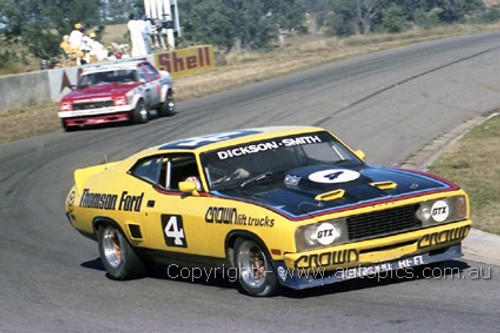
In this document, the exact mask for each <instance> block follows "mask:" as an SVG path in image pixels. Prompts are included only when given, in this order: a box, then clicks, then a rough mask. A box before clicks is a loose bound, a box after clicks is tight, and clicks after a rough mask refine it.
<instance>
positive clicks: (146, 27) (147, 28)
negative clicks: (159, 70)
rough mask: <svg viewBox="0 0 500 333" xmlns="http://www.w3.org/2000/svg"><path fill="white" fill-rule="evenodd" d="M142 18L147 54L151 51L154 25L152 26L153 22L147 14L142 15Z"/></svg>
mask: <svg viewBox="0 0 500 333" xmlns="http://www.w3.org/2000/svg"><path fill="white" fill-rule="evenodd" d="M142 20H143V21H144V32H143V38H144V46H145V48H146V54H150V53H151V34H152V32H153V31H152V27H151V22H150V20H149V19H148V16H147V15H146V14H144V15H142Z"/></svg>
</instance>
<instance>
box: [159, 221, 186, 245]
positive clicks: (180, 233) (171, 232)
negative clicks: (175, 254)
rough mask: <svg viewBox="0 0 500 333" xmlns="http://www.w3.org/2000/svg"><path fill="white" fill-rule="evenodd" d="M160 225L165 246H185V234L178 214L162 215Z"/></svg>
mask: <svg viewBox="0 0 500 333" xmlns="http://www.w3.org/2000/svg"><path fill="white" fill-rule="evenodd" d="M161 226H162V230H163V236H164V237H165V243H166V244H167V246H177V247H187V240H186V235H185V234H184V226H183V224H182V216H180V215H162V216H161Z"/></svg>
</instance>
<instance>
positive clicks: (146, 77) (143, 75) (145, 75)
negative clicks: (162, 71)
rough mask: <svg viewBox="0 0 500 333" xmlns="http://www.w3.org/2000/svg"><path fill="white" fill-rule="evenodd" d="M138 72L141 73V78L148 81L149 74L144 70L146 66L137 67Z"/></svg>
mask: <svg viewBox="0 0 500 333" xmlns="http://www.w3.org/2000/svg"><path fill="white" fill-rule="evenodd" d="M137 73H138V75H139V80H141V79H143V80H145V81H146V82H147V81H148V76H147V74H146V71H145V70H144V68H143V67H139V68H138V69H137Z"/></svg>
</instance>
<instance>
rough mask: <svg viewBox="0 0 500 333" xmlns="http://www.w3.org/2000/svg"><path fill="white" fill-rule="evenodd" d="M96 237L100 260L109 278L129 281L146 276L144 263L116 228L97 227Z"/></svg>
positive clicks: (107, 226) (108, 226) (109, 226)
mask: <svg viewBox="0 0 500 333" xmlns="http://www.w3.org/2000/svg"><path fill="white" fill-rule="evenodd" d="M98 237H99V238H98V246H99V253H100V255H101V260H102V263H103V265H104V267H105V268H106V271H107V272H108V274H109V276H110V277H111V278H113V279H116V280H129V279H134V278H140V277H143V276H144V275H145V274H146V267H145V266H144V263H143V262H142V260H141V259H140V258H139V257H138V256H137V254H136V253H135V252H134V249H133V248H132V246H130V244H129V243H128V241H127V239H126V238H125V236H123V234H122V233H121V231H120V230H119V229H118V228H116V227H114V226H112V225H105V226H102V227H99V229H98Z"/></svg>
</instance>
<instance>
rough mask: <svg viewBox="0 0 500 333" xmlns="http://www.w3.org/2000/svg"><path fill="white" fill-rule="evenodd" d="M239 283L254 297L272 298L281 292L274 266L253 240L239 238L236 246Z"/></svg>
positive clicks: (235, 257) (235, 261)
mask: <svg viewBox="0 0 500 333" xmlns="http://www.w3.org/2000/svg"><path fill="white" fill-rule="evenodd" d="M234 263H235V265H237V268H238V270H239V274H238V282H239V283H240V285H241V287H242V288H243V289H244V290H245V291H246V292H247V293H248V294H250V295H252V296H260V297H264V296H272V295H275V294H276V293H277V292H278V290H279V284H278V280H277V279H276V274H275V273H274V269H273V266H272V265H271V262H270V260H269V258H268V257H267V255H266V253H265V251H264V249H263V248H262V247H261V246H260V245H259V244H257V243H256V242H254V241H253V240H249V239H243V238H239V239H237V240H236V243H235V245H234Z"/></svg>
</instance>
